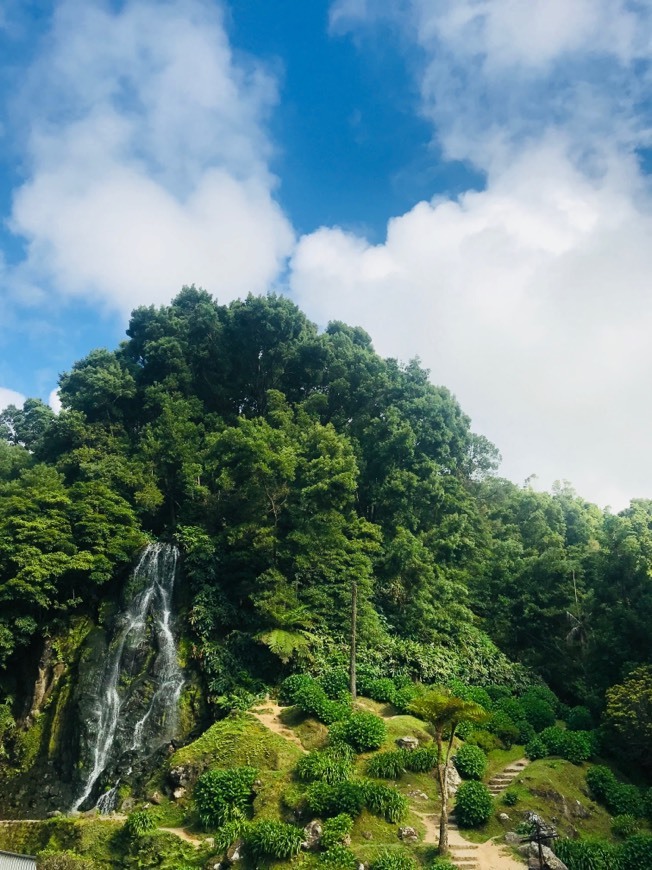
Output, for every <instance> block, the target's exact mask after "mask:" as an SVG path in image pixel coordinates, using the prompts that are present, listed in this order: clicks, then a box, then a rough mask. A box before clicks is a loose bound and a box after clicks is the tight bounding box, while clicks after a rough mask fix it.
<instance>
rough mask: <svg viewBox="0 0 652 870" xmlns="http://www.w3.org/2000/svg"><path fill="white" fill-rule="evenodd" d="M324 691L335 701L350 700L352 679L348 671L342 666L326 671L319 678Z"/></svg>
mask: <svg viewBox="0 0 652 870" xmlns="http://www.w3.org/2000/svg"><path fill="white" fill-rule="evenodd" d="M317 682H318V683H319V685H320V686H321V687H322V689H323V690H324V692H326V694H327V695H328V697H329V698H331V699H332V700H333V701H348V700H349V699H350V697H351V695H350V692H349V690H350V688H351V679H350V677H349V674H348V671H345V670H344V669H342V668H334V669H333V670H331V671H326V672H325V673H323V674H322V675H321V676H320V677H319V679H318V680H317Z"/></svg>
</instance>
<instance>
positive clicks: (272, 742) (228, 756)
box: [168, 713, 301, 771]
mask: <svg viewBox="0 0 652 870" xmlns="http://www.w3.org/2000/svg"><path fill="white" fill-rule="evenodd" d="M300 757H301V750H300V749H299V747H297V746H294V744H292V743H290V742H289V741H288V740H286V739H285V738H284V737H280V736H279V735H278V734H274V733H273V732H272V731H270V730H269V729H268V728H265V726H264V725H262V724H261V723H260V722H259V721H258V720H257V719H256V718H255V717H254V716H251V715H250V714H248V713H237V714H234V715H232V716H229V717H228V718H227V719H223V720H222V721H221V722H216V723H215V724H214V725H211V727H210V728H209V729H208V730H207V731H205V732H204V733H203V734H202V735H201V737H199V738H198V739H197V740H195V741H194V742H193V743H190V744H188V746H184V747H183V748H182V749H179V750H178V751H177V752H175V753H174V755H173V756H172V757H171V758H170V760H169V762H168V764H169V766H170V767H176V766H177V765H189V766H190V767H192V768H194V769H195V770H197V771H202V770H205V769H206V768H208V767H237V766H238V765H250V766H251V767H256V768H258V769H259V770H283V769H288V768H291V767H294V765H295V764H296V762H297V761H298V759H299V758H300Z"/></svg>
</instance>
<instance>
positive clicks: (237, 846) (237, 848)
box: [226, 840, 243, 864]
mask: <svg viewBox="0 0 652 870" xmlns="http://www.w3.org/2000/svg"><path fill="white" fill-rule="evenodd" d="M242 846H243V841H242V840H236V841H235V843H231V845H230V846H229V848H228V849H227V850H226V860H227V861H228V863H229V864H235V863H236V862H237V861H239V860H240V859H241V858H242Z"/></svg>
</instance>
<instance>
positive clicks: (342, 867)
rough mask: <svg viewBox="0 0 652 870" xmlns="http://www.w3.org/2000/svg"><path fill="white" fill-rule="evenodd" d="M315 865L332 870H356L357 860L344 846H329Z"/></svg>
mask: <svg viewBox="0 0 652 870" xmlns="http://www.w3.org/2000/svg"><path fill="white" fill-rule="evenodd" d="M317 863H318V864H319V866H320V867H331V868H332V870H358V859H357V858H356V857H355V855H354V854H353V852H352V851H351V850H350V849H347V848H346V846H331V848H330V849H329V850H328V851H327V852H323V853H322V854H321V855H320V856H319V858H318V859H317Z"/></svg>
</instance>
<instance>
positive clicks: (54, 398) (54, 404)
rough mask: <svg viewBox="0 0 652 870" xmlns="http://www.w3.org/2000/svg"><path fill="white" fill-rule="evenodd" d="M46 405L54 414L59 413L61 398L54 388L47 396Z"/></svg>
mask: <svg viewBox="0 0 652 870" xmlns="http://www.w3.org/2000/svg"><path fill="white" fill-rule="evenodd" d="M48 405H49V406H50V407H51V408H52V410H53V411H54V413H55V414H58V413H59V412H60V411H61V408H62V405H61V398H60V396H59V390H58V389H57V388H56V387H55V388H54V389H53V390H52V391H51V392H50V395H49V396H48Z"/></svg>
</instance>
